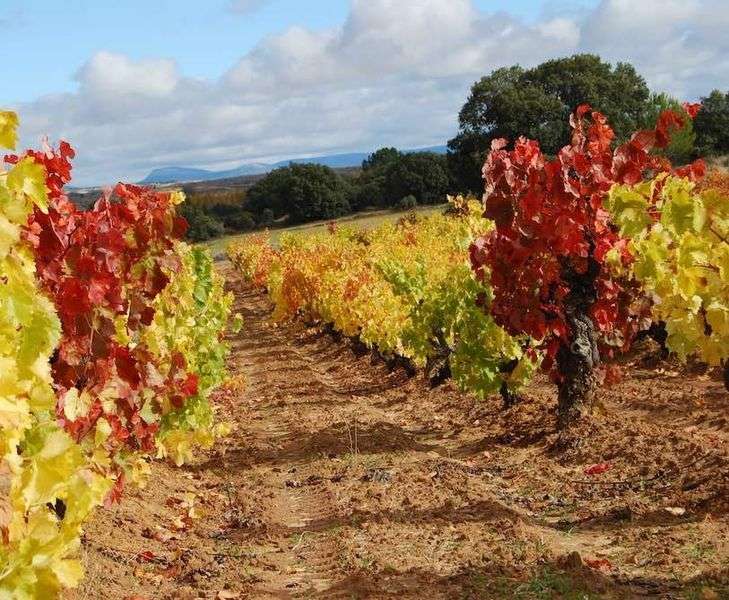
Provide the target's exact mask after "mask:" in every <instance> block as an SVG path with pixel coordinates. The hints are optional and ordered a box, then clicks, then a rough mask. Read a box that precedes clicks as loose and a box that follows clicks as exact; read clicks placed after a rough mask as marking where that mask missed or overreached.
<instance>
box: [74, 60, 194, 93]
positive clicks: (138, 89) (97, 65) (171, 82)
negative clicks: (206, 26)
mask: <svg viewBox="0 0 729 600" xmlns="http://www.w3.org/2000/svg"><path fill="white" fill-rule="evenodd" d="M76 79H77V80H78V82H79V83H80V84H81V90H80V92H81V94H90V95H95V96H100V97H106V96H111V95H117V94H124V95H127V94H128V95H133V96H141V97H148V98H162V97H164V96H167V95H169V94H170V93H172V92H173V91H174V90H175V88H176V87H177V84H178V83H179V81H180V76H179V74H178V72H177V66H176V65H175V62H174V61H172V60H167V59H147V60H140V61H136V62H135V61H132V60H130V59H129V58H128V57H126V56H124V55H123V54H115V53H112V52H99V53H97V54H95V55H94V56H93V57H92V58H91V60H90V61H89V62H88V63H86V64H85V65H84V66H83V67H82V68H81V69H80V70H79V72H78V73H77V75H76Z"/></svg>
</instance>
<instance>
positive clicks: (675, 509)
mask: <svg viewBox="0 0 729 600" xmlns="http://www.w3.org/2000/svg"><path fill="white" fill-rule="evenodd" d="M663 510H665V511H666V512H669V513H671V514H672V515H676V516H677V517H680V516H681V515H685V514H686V509H685V508H681V507H680V506H666V507H665V508H664V509H663Z"/></svg>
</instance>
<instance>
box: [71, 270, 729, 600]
mask: <svg viewBox="0 0 729 600" xmlns="http://www.w3.org/2000/svg"><path fill="white" fill-rule="evenodd" d="M222 268H223V269H224V270H225V271H226V275H227V276H228V277H229V278H230V281H231V286H232V289H233V290H234V291H235V293H236V310H237V311H239V312H241V314H242V315H243V317H244V319H245V326H244V329H243V331H242V332H241V334H239V335H237V336H236V337H235V338H234V339H232V340H231V342H232V352H231V357H230V360H229V366H230V370H231V372H232V373H233V374H234V375H238V376H242V377H243V378H244V379H245V381H246V386H245V389H244V390H243V391H241V392H233V391H228V392H226V393H221V394H220V398H219V399H218V401H219V404H220V406H221V416H222V418H225V419H228V420H230V421H231V422H232V423H234V424H235V431H234V433H233V434H232V435H231V436H230V437H229V438H227V439H225V440H224V441H221V442H219V443H218V444H217V445H216V447H215V448H214V450H213V451H212V452H210V453H209V454H208V455H206V456H203V457H202V458H201V461H200V462H199V463H197V464H195V465H191V466H189V467H186V468H183V469H175V468H172V467H169V466H167V465H166V464H164V463H161V462H155V463H153V464H152V465H151V467H152V475H151V478H150V484H149V487H148V488H146V489H144V490H132V491H130V492H129V494H128V497H127V498H126V499H125V501H124V502H123V503H122V504H121V505H119V506H116V507H114V508H112V509H110V510H108V511H101V512H100V513H99V515H98V517H97V518H96V519H95V521H94V522H93V523H92V524H91V525H90V527H89V528H88V531H87V535H86V537H85V540H84V559H85V562H86V564H87V570H88V577H87V580H86V582H85V583H84V586H83V587H82V588H81V589H80V590H78V591H77V592H75V593H74V594H72V595H69V598H76V599H85V598H89V599H91V598H103V599H105V600H113V599H117V598H118V599H124V598H127V599H131V598H135V599H139V598H146V599H150V600H151V599H152V598H223V599H224V598H234V597H240V598H326V599H329V598H413V599H414V598H583V597H588V598H591V597H594V598H598V597H610V598H611V597H616V598H617V597H620V598H635V597H655V598H691V597H697V598H701V597H706V598H714V597H716V598H721V597H725V596H722V595H721V594H723V593H726V589H725V588H722V584H721V583H717V582H716V581H709V580H710V579H712V578H714V579H719V580H723V581H725V580H726V579H727V577H728V575H727V564H729V541H728V540H729V517H728V514H729V468H728V465H729V458H728V457H727V433H728V428H727V420H726V416H727V407H728V404H729V399H728V398H727V397H726V395H725V394H723V392H721V390H720V385H719V383H718V381H716V378H715V377H714V376H713V375H711V374H709V375H706V374H700V373H687V372H681V373H679V372H677V371H671V370H670V369H669V368H668V367H665V366H664V368H663V370H662V371H660V370H656V369H655V368H652V369H647V368H646V369H643V368H640V365H637V368H636V369H634V374H633V375H631V378H630V379H627V380H626V381H624V382H623V383H621V384H620V385H619V386H618V387H616V388H614V389H612V390H610V391H607V392H606V393H605V405H606V411H607V414H606V416H605V417H603V418H598V419H596V420H595V421H594V422H591V423H590V424H588V425H586V430H585V431H584V432H583V433H584V438H583V439H584V440H589V443H588V442H587V441H584V442H583V443H577V442H575V443H573V444H571V445H568V447H567V448H562V449H560V450H556V449H555V441H556V433H555V429H554V416H553V413H552V411H551V407H552V406H553V404H554V398H553V392H552V389H551V386H549V385H548V384H546V383H545V382H537V383H536V384H535V385H534V386H532V388H530V390H529V393H528V397H529V400H528V401H525V402H524V403H523V404H521V405H519V406H517V407H515V408H513V409H510V410H509V411H503V410H501V408H500V406H499V404H498V402H497V400H496V399H490V400H487V401H479V400H477V399H475V398H472V397H470V396H468V395H464V394H461V393H459V392H457V391H456V390H454V389H452V388H451V387H449V386H448V385H446V386H444V387H441V388H438V389H436V390H430V389H429V388H428V386H427V385H425V382H423V381H421V380H420V379H419V378H414V379H408V378H407V376H406V374H405V373H404V372H402V371H393V372H390V371H388V369H387V368H386V367H385V366H384V365H383V364H382V363H379V362H377V361H372V360H371V358H370V356H369V355H359V356H358V355H357V353H356V352H355V351H354V350H355V349H354V348H353V347H352V346H351V345H350V344H348V343H345V342H338V341H335V340H334V339H332V338H331V336H328V335H325V334H322V333H320V332H318V331H316V330H313V329H307V328H305V327H303V326H302V325H300V324H283V325H279V326H275V325H273V324H272V323H271V322H270V319H269V317H270V314H271V308H270V305H269V303H268V301H267V299H266V298H265V296H264V295H262V294H260V293H259V292H257V291H255V290H253V289H251V288H250V287H248V286H246V285H244V284H242V283H241V282H240V280H238V279H237V278H236V277H235V275H234V274H233V273H232V272H231V271H230V269H229V267H227V266H225V265H224V266H223V267H222ZM599 462H608V463H609V464H610V467H611V469H610V471H608V472H607V473H605V474H603V475H600V476H597V477H595V478H590V477H589V476H586V475H585V474H584V469H585V467H586V466H589V465H591V464H595V463H599ZM686 465H690V466H689V467H688V468H686ZM621 482H622V483H621ZM236 593H237V594H239V595H238V596H236V595H235V594H236ZM692 593H695V594H697V595H696V596H691V595H689V594H692ZM702 594H705V595H704V596H702ZM711 594H716V595H715V596H712V595H711Z"/></svg>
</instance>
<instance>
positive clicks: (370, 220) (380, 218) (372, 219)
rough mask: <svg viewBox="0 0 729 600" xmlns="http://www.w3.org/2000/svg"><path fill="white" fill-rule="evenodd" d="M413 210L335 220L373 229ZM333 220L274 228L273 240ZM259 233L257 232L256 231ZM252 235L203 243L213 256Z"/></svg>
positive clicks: (422, 210)
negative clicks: (229, 245) (232, 243)
mask: <svg viewBox="0 0 729 600" xmlns="http://www.w3.org/2000/svg"><path fill="white" fill-rule="evenodd" d="M446 206H447V204H436V205H430V206H419V207H418V208H416V209H415V210H414V212H416V213H418V214H429V213H433V212H438V211H443V210H445V208H446ZM408 212H411V211H394V210H377V211H368V212H360V213H356V214H353V215H347V216H346V217H340V218H339V219H334V222H336V223H347V224H352V225H357V226H358V227H361V228H363V229H371V228H373V227H376V226H377V225H380V224H381V223H386V222H388V221H396V220H397V219H399V218H400V217H402V216H403V215H405V214H407V213H408ZM330 222H331V221H315V222H313V223H305V224H303V225H292V226H291V227H280V228H272V229H271V241H272V243H273V244H274V245H277V244H278V238H279V237H280V236H281V234H283V233H293V232H301V233H317V232H319V231H322V230H323V229H324V228H326V226H327V225H328V224H329V223H330ZM256 233H257V232H256ZM249 235H251V233H240V234H236V235H228V236H225V237H221V238H217V239H214V240H210V241H209V242H203V243H202V245H203V246H205V247H207V248H208V249H209V250H210V252H211V253H212V255H213V256H216V255H218V254H220V253H223V252H225V250H226V249H227V247H228V244H230V243H231V242H237V241H239V240H242V239H245V238H246V237H247V236H249Z"/></svg>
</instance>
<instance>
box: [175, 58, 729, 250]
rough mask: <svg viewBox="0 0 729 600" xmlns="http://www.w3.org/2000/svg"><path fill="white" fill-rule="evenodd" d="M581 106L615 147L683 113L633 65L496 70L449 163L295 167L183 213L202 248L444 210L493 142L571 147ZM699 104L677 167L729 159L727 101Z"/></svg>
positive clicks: (472, 107) (387, 153)
mask: <svg viewBox="0 0 729 600" xmlns="http://www.w3.org/2000/svg"><path fill="white" fill-rule="evenodd" d="M583 102H587V103H589V104H591V105H592V106H593V107H594V108H595V109H597V110H599V111H601V112H603V113H604V114H605V115H606V116H607V117H608V119H609V121H610V123H611V125H612V126H613V127H614V129H615V132H616V136H617V139H616V143H618V142H621V141H623V140H624V139H625V137H626V136H627V135H629V133H630V132H632V131H635V130H636V129H640V128H649V127H653V126H654V125H655V121H656V119H657V117H658V115H659V114H660V112H661V111H662V110H664V109H666V108H671V109H674V110H678V111H680V110H682V108H681V102H680V101H679V99H676V98H673V97H671V96H670V95H668V94H665V93H651V91H650V90H649V89H648V86H647V85H646V82H645V80H644V79H643V77H642V76H641V75H639V74H638V73H637V72H636V70H635V68H634V67H633V66H632V65H630V64H628V63H622V62H620V63H617V64H616V65H615V66H613V65H611V64H609V63H606V62H604V61H602V60H601V59H600V57H599V56H596V55H593V54H577V55H574V56H570V57H566V58H559V59H555V60H550V61H547V62H544V63H542V64H540V65H538V66H536V67H534V68H531V69H524V68H522V67H521V66H519V65H514V66H511V67H505V68H501V69H497V70H495V71H493V72H492V73H491V74H490V75H487V76H485V77H483V78H482V79H480V80H479V81H477V82H476V83H474V84H473V86H472V87H471V91H470V94H469V96H468V98H467V100H466V102H465V104H464V105H463V107H462V109H461V111H460V113H459V115H458V125H459V128H458V133H457V135H456V136H455V137H454V138H453V139H451V140H450V141H449V142H448V153H447V155H438V154H434V153H428V152H418V153H406V152H400V151H398V150H397V149H395V148H382V149H380V150H377V151H376V152H374V153H373V154H371V155H370V156H369V157H368V158H367V159H366V160H365V161H364V162H363V163H362V167H361V170H360V171H359V172H358V173H356V174H355V175H351V174H341V173H339V172H337V171H334V170H332V169H330V168H329V167H325V166H322V165H316V164H291V165H289V166H287V167H282V168H279V169H276V170H275V171H272V172H271V173H269V174H268V175H267V176H266V177H264V178H262V179H261V180H260V181H258V182H257V183H255V184H254V185H253V186H252V187H251V188H250V189H249V190H248V191H247V192H246V193H245V195H242V194H241V195H240V199H239V201H234V202H229V201H226V202H215V201H212V202H211V201H202V202H200V201H198V202H195V201H194V198H193V202H191V203H190V204H189V205H188V206H187V207H186V208H185V216H186V217H187V218H188V220H189V221H190V225H191V227H190V234H189V235H190V237H191V238H192V239H193V240H203V239H208V238H209V237H216V236H218V235H221V234H223V233H226V232H234V231H247V230H249V229H254V228H261V227H269V226H271V225H273V224H275V223H284V222H285V223H287V224H293V223H304V222H307V221H316V220H323V219H333V218H336V217H339V216H342V215H345V214H348V213H351V212H354V211H361V210H365V209H368V208H380V209H383V208H401V209H409V208H413V207H414V206H417V205H418V204H434V203H439V202H443V201H444V199H445V195H446V194H447V193H449V192H467V191H471V192H475V193H480V192H481V190H482V189H483V183H482V180H481V168H482V166H483V163H484V160H485V158H486V154H487V153H488V151H489V148H490V145H491V141H492V140H493V139H495V138H500V137H504V138H507V139H510V140H514V139H516V138H517V137H519V136H521V135H524V136H527V137H530V138H533V139H537V140H539V142H540V144H541V146H542V149H543V150H544V151H545V152H546V153H548V154H555V153H557V152H558V151H559V149H560V148H561V147H562V146H564V145H565V144H567V143H568V142H569V139H568V138H569V126H568V122H569V119H568V117H569V115H570V113H571V112H572V111H573V110H574V108H575V107H576V106H577V105H579V104H581V103H583ZM702 103H703V108H702V110H701V111H700V112H699V114H698V116H697V117H696V119H695V120H694V121H693V122H692V121H691V120H690V119H687V121H686V125H685V127H684V128H683V129H682V130H681V131H680V132H678V133H677V134H676V135H675V136H674V137H673V141H672V143H671V145H670V146H669V147H668V148H667V149H665V150H664V152H665V154H666V155H667V156H668V157H669V158H670V159H671V160H672V161H674V162H675V163H679V164H680V163H686V162H689V161H690V160H692V159H693V158H695V157H696V156H698V155H701V156H713V155H722V154H729V92H726V93H724V92H720V91H718V90H715V91H713V92H712V93H711V94H710V95H709V96H707V97H706V98H702Z"/></svg>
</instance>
